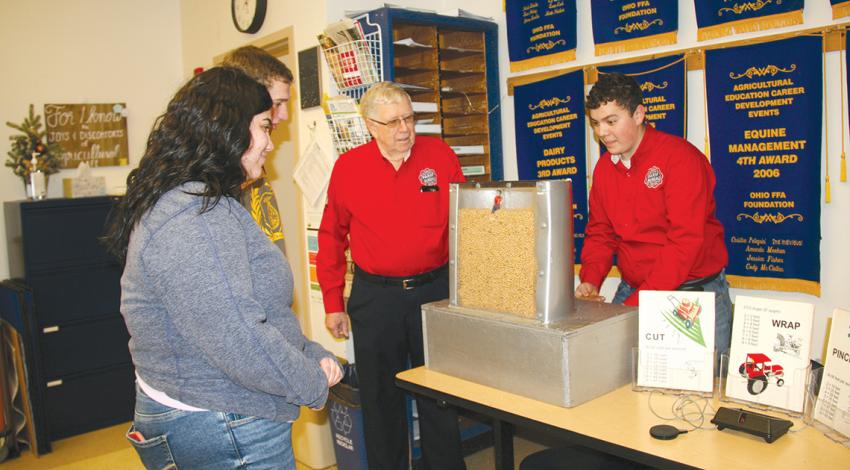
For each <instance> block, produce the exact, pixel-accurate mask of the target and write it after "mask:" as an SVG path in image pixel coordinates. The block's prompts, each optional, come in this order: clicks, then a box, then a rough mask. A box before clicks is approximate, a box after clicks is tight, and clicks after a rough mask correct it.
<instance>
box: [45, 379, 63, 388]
mask: <svg viewBox="0 0 850 470" xmlns="http://www.w3.org/2000/svg"><path fill="white" fill-rule="evenodd" d="M60 385H62V379H59V380H51V381H50V382H47V388H52V387H58V386H60Z"/></svg>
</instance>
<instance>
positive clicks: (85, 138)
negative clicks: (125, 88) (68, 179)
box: [44, 103, 129, 168]
mask: <svg viewBox="0 0 850 470" xmlns="http://www.w3.org/2000/svg"><path fill="white" fill-rule="evenodd" d="M125 110H126V106H125V105H124V103H86V104H45V105H44V121H45V125H46V128H47V140H48V142H52V143H57V144H59V146H60V147H61V148H62V152H61V153H60V154H59V159H60V161H61V163H60V167H61V168H76V167H77V166H78V165H79V164H80V162H87V163H88V164H89V166H92V167H98V166H117V165H127V164H128V163H129V151H128V145H127V117H126V112H125Z"/></svg>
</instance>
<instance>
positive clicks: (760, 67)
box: [705, 36, 823, 295]
mask: <svg viewBox="0 0 850 470" xmlns="http://www.w3.org/2000/svg"><path fill="white" fill-rule="evenodd" d="M821 41H822V39H821V37H819V36H818V37H811V36H805V37H798V38H792V39H785V40H782V41H775V42H770V43H764V44H755V45H751V46H743V47H735V48H729V49H716V50H709V51H706V53H705V75H706V86H707V90H706V92H707V106H708V124H709V136H710V142H711V163H712V166H713V167H714V170H715V173H716V175H717V188H716V191H715V195H716V198H717V218H718V219H720V222H722V223H723V227H724V228H725V236H726V247H727V249H728V250H729V266H728V267H727V268H726V272H727V274H729V276H728V278H729V281H730V283H731V284H732V286H733V287H743V288H747V289H770V290H782V291H794V292H803V293H806V294H811V295H820V238H821V236H820V190H819V188H820V185H819V181H820V171H821V169H820V167H821V163H820V162H821V121H822V109H823V85H822V84H823V81H822V80H823V73H822V66H823V63H822V61H823V55H822V53H821V48H822V42H821Z"/></svg>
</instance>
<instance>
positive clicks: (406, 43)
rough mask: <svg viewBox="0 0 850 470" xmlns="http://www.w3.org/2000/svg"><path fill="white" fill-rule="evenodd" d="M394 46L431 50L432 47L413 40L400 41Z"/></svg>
mask: <svg viewBox="0 0 850 470" xmlns="http://www.w3.org/2000/svg"><path fill="white" fill-rule="evenodd" d="M393 44H397V45H399V46H408V47H425V48H431V47H432V46H431V45H429V44H422V43H421V42H416V41H414V40H413V38H404V39H399V40H398V41H395V42H394V43H393Z"/></svg>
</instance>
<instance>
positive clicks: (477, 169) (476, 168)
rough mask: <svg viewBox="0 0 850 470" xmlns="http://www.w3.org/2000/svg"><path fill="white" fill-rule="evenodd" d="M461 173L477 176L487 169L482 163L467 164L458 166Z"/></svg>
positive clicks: (484, 173)
mask: <svg viewBox="0 0 850 470" xmlns="http://www.w3.org/2000/svg"><path fill="white" fill-rule="evenodd" d="M460 171H461V173H463V176H478V175H486V174H487V169H486V168H485V167H484V165H469V166H462V167H460Z"/></svg>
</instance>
